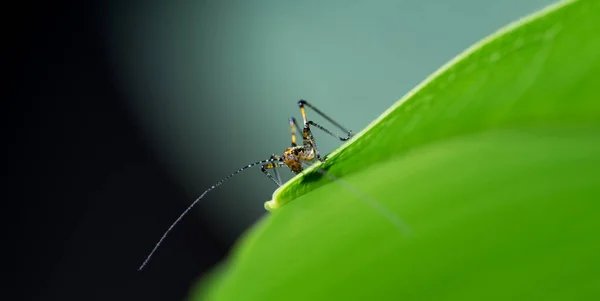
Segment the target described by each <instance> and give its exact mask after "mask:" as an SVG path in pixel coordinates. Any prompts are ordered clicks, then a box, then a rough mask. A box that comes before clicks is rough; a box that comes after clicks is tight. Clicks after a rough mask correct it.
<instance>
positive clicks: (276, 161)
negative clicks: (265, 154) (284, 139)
mask: <svg viewBox="0 0 600 301" xmlns="http://www.w3.org/2000/svg"><path fill="white" fill-rule="evenodd" d="M280 159H281V157H280V156H277V155H275V154H273V155H271V162H269V163H267V164H263V166H262V167H261V169H260V171H262V173H264V174H265V175H266V176H267V178H269V179H270V180H271V181H273V182H274V183H275V184H277V186H281V184H282V182H281V177H280V176H279V172H278V171H277V168H280V167H283V166H285V164H284V163H283V162H281V161H280ZM267 169H273V172H274V173H275V176H276V177H277V179H275V178H274V177H273V176H272V175H271V174H270V173H269V172H268V171H267Z"/></svg>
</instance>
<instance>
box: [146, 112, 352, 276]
mask: <svg viewBox="0 0 600 301" xmlns="http://www.w3.org/2000/svg"><path fill="white" fill-rule="evenodd" d="M298 107H300V113H301V114H302V120H303V121H304V126H303V128H300V127H299V126H298V123H297V122H296V119H295V118H294V117H290V120H289V121H290V130H291V132H292V145H291V147H288V148H287V149H286V150H285V151H284V152H283V155H281V156H280V155H275V154H273V155H271V157H270V158H269V159H266V160H262V161H258V162H255V163H253V164H249V165H246V166H244V167H242V168H240V169H238V170H237V171H235V172H234V173H232V174H230V175H228V176H227V177H225V178H223V179H222V180H221V181H219V182H217V183H215V184H214V185H212V186H211V187H210V188H208V189H207V190H206V191H204V192H203V193H202V194H201V195H200V196H199V197H198V198H197V199H196V200H195V201H194V202H193V203H192V204H191V205H190V206H188V207H187V208H186V209H185V210H184V211H183V213H182V214H181V215H180V216H179V217H178V218H177V219H176V220H175V222H173V224H171V226H170V227H169V228H168V229H167V231H165V233H164V234H163V236H162V237H161V238H160V240H159V241H158V243H156V245H155V246H154V249H152V252H150V254H149V255H148V257H146V260H144V262H143V263H142V265H141V266H140V267H139V269H138V270H141V269H143V268H144V266H146V264H147V263H148V261H149V260H150V258H151V257H152V255H154V252H156V250H157V249H158V247H159V246H160V244H161V243H162V241H163V240H164V239H165V237H167V235H168V234H169V232H171V230H172V229H173V227H175V225H176V224H177V223H178V222H179V221H180V220H181V219H182V218H183V217H184V216H185V215H186V214H187V213H188V211H190V210H191V209H192V207H194V205H196V203H198V201H200V199H202V198H203V197H204V196H205V195H206V194H207V193H208V192H210V191H211V190H213V189H215V188H217V187H218V186H219V185H221V184H222V183H223V182H225V181H227V180H229V179H230V178H231V177H233V176H235V175H237V174H238V173H240V172H242V171H244V170H246V169H248V168H251V167H255V166H262V168H261V171H262V172H263V173H264V174H265V175H266V176H267V177H268V178H269V179H270V180H272V181H273V182H275V184H277V185H278V186H281V185H282V182H281V178H280V177H279V173H278V172H277V168H281V167H284V166H287V167H289V168H290V170H291V171H292V172H294V173H296V174H298V173H300V172H301V171H302V170H303V167H302V165H303V164H306V163H307V162H312V161H314V160H315V159H317V160H319V161H321V162H323V161H325V158H322V157H321V155H320V154H319V149H318V148H317V145H316V143H315V139H314V137H313V134H312V132H311V126H314V127H316V128H318V129H320V130H322V131H324V132H325V133H327V134H329V135H331V136H333V137H335V138H337V139H339V140H340V141H346V140H348V139H350V138H352V131H349V130H347V129H345V128H344V127H343V126H341V125H340V124H339V123H337V122H335V121H334V120H333V119H331V118H329V117H328V116H327V115H325V114H324V113H323V112H321V111H319V110H318V109H317V108H315V107H314V106H313V105H311V104H310V103H308V102H307V101H306V100H300V101H298ZM306 107H308V108H310V109H312V110H313V111H315V112H316V113H317V114H319V115H321V116H322V117H323V118H325V119H326V120H327V121H329V122H330V123H331V124H333V125H335V126H336V127H337V128H339V129H341V130H342V131H344V132H345V133H346V135H345V136H339V135H338V134H336V133H334V132H332V131H330V130H328V129H326V128H324V127H323V126H321V125H319V124H317V123H315V122H313V121H311V120H308V119H307V118H306ZM296 130H298V131H299V132H302V145H297V144H296ZM269 169H272V170H273V172H274V173H275V176H276V178H275V177H273V176H272V175H271V174H270V173H269V172H268V170H269Z"/></svg>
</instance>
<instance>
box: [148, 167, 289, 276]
mask: <svg viewBox="0 0 600 301" xmlns="http://www.w3.org/2000/svg"><path fill="white" fill-rule="evenodd" d="M276 160H278V159H277V158H274V157H273V156H272V157H271V158H270V159H267V160H262V161H258V162H255V163H252V164H249V165H246V166H244V167H242V168H240V169H238V170H237V171H235V172H234V173H232V174H230V175H228V176H226V177H225V178H223V179H222V180H221V181H219V182H217V183H215V184H214V185H212V186H211V187H210V188H208V189H206V190H205V191H204V192H203V193H202V194H201V195H200V196H199V197H198V198H197V199H196V200H195V201H194V202H193V203H192V204H191V205H189V206H188V207H187V208H186V209H185V210H184V211H183V213H181V215H179V217H178V218H177V219H176V220H175V221H174V222H173V223H172V224H171V226H169V228H168V229H167V231H165V233H164V234H163V236H162V237H161V238H160V240H158V242H157V243H156V245H154V249H152V251H151V252H150V254H148V257H146V259H145V260H144V262H143V263H142V265H141V266H140V267H139V268H138V271H141V270H142V269H143V268H144V267H145V266H146V264H147V263H148V261H150V258H152V255H154V253H155V252H156V250H157V249H158V247H159V246H160V245H161V244H162V242H163V240H165V238H166V237H167V235H168V234H169V232H171V230H172V229H173V228H174V227H175V225H177V223H179V221H181V219H182V218H183V217H184V216H185V215H186V214H187V213H188V212H189V211H190V210H191V209H192V208H193V207H194V206H195V205H196V204H197V203H198V201H200V200H201V199H202V198H203V197H204V196H205V195H206V194H207V193H209V192H210V191H211V190H213V189H215V188H217V187H218V186H219V185H221V184H223V182H225V181H227V180H229V179H230V178H231V177H233V176H235V175H237V174H238V173H240V172H242V171H244V170H246V169H248V168H251V167H254V166H257V165H262V164H266V163H270V162H273V161H276Z"/></svg>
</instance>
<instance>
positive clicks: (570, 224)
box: [192, 0, 600, 301]
mask: <svg viewBox="0 0 600 301" xmlns="http://www.w3.org/2000/svg"><path fill="white" fill-rule="evenodd" d="M474 26H476V25H474ZM599 33H600V1H597V0H581V1H567V2H561V3H560V4H557V5H555V6H553V7H549V8H547V9H544V10H543V11H541V12H539V13H536V14H534V15H532V16H530V17H528V18H525V19H523V20H521V21H519V22H517V23H515V24H512V25H509V26H508V27H507V28H505V29H503V30H501V31H500V32H498V33H496V34H494V35H492V36H490V37H488V38H486V39H484V40H483V41H482V42H480V43H478V44H476V45H475V46H473V47H472V48H471V49H469V50H467V51H466V52H465V53H464V54H462V55H460V56H459V57H457V58H456V59H454V60H453V61H451V62H450V63H448V64H447V65H446V66H444V67H442V68H441V69H440V70H439V71H438V72H436V73H435V74H433V75H432V76H431V77H430V78H429V79H427V80H426V81H424V82H423V84H421V85H420V86H418V87H416V88H415V89H414V90H413V91H411V92H410V93H409V94H408V95H407V96H406V97H404V98H403V99H401V100H400V101H399V102H398V103H397V104H395V105H394V106H392V107H391V108H390V109H389V110H388V111H387V112H385V113H384V114H383V115H382V116H381V117H380V118H379V119H378V120H376V121H374V122H373V123H372V124H371V125H370V126H369V127H367V128H366V129H365V130H363V131H362V132H361V133H359V134H358V135H357V136H356V137H355V138H354V139H352V140H351V141H350V142H349V143H347V144H345V145H343V146H342V147H341V148H340V149H338V150H337V151H335V152H334V153H333V154H332V155H331V156H330V159H329V160H328V161H326V162H325V163H323V164H315V166H313V168H309V169H308V170H307V171H306V172H305V173H303V174H302V175H299V176H297V177H295V178H294V179H292V180H291V181H290V182H288V183H286V185H284V186H283V187H281V188H280V189H279V190H278V191H276V193H275V194H274V196H273V200H272V201H270V202H268V203H267V204H266V207H267V208H268V209H270V210H272V211H273V212H272V213H271V214H269V215H268V216H266V217H265V218H264V219H263V220H262V221H261V222H260V223H259V224H257V225H256V226H255V227H254V228H253V229H251V230H250V231H249V232H248V233H247V234H246V235H245V237H244V238H243V239H242V240H241V241H240V242H239V244H238V245H237V247H236V249H235V250H234V252H233V254H232V257H231V258H230V260H229V261H228V262H227V265H226V266H224V267H222V269H220V270H219V273H218V274H215V275H214V276H213V277H211V278H210V280H207V281H204V283H203V285H201V288H200V289H199V290H198V291H197V292H195V293H194V295H193V296H192V298H193V299H194V300H196V299H197V300H286V301H288V300H311V301H315V300H405V299H410V300H415V299H418V300H441V299H443V300H491V299H494V300H532V299H534V300H591V299H593V298H594V297H595V296H598V295H600V273H598V271H599V270H600V257H599V256H598V255H597V254H600V240H599V239H598V238H597V237H598V232H599V230H600V202H599V201H600V184H599V183H600V180H599V179H600V177H599V175H600V172H599V171H600V101H599V100H600V34H599ZM317 168H318V169H319V170H320V171H319V170H317ZM323 171H324V172H323ZM332 179H333V180H332ZM374 204H380V205H381V207H378V206H379V205H374Z"/></svg>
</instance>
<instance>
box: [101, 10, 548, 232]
mask: <svg viewBox="0 0 600 301" xmlns="http://www.w3.org/2000/svg"><path fill="white" fill-rule="evenodd" d="M552 2H554V1H550V0H531V1H519V0H507V1H477V0H455V1H444V0H437V1H389V0H381V1H312V0H311V1H275V0H268V1H267V0H263V1H178V2H176V3H165V2H159V1H137V2H133V1H128V2H126V3H125V2H123V3H114V4H112V6H111V9H110V11H111V14H110V18H111V19H110V22H109V23H108V24H109V25H107V26H108V27H109V28H107V32H108V33H107V38H108V41H110V46H111V47H110V50H109V51H110V57H111V64H112V67H113V69H114V73H115V74H116V76H118V78H119V84H120V85H121V86H120V89H121V90H123V91H125V93H127V94H128V95H127V96H128V98H129V99H130V100H131V102H130V103H129V104H128V105H129V108H130V110H131V112H132V113H133V114H134V115H135V117H136V120H137V122H138V123H139V125H140V126H141V127H142V128H143V129H144V132H145V138H146V141H147V143H149V144H151V145H152V148H153V149H154V150H155V151H156V152H157V153H158V154H160V158H161V160H162V161H163V163H164V164H165V165H166V166H168V169H169V171H170V173H171V174H172V176H173V177H175V178H176V179H177V181H178V182H179V183H180V184H181V185H182V186H183V187H185V189H186V191H187V192H188V194H189V195H190V199H189V202H190V203H191V202H192V201H193V199H194V198H195V196H197V195H199V194H201V193H202V192H203V191H204V190H205V189H206V188H207V187H210V186H211V185H212V184H214V183H215V182H217V181H218V180H220V179H222V178H223V177H225V176H227V175H228V174H230V173H231V172H233V171H235V170H237V169H239V168H240V167H242V166H245V165H247V164H249V163H252V162H255V161H258V160H262V159H267V158H268V157H269V156H270V155H271V154H272V153H277V154H279V153H281V152H282V151H283V150H284V149H285V148H286V147H287V146H288V145H289V143H290V137H289V127H288V124H287V118H288V117H289V116H292V115H293V116H296V117H299V110H298V107H297V105H296V101H297V100H299V99H301V98H302V99H307V100H309V101H311V102H312V103H314V104H315V105H316V106H317V107H319V108H320V109H321V110H322V111H324V112H325V113H328V114H329V115H330V116H331V117H333V118H334V119H336V120H338V121H339V122H340V123H341V124H343V125H345V126H346V127H348V128H350V129H352V130H353V131H354V132H355V133H356V132H358V131H360V130H361V129H363V128H364V127H365V126H366V125H367V124H368V123H369V122H371V121H372V120H373V119H375V118H376V117H378V116H379V114H381V113H382V112H383V111H384V110H386V109H387V108H388V107H389V106H390V105H392V104H393V103H394V102H395V101H396V100H398V99H399V98H400V97H402V96H403V95H404V94H405V93H407V92H408V91H409V90H410V89H411V88H412V87H414V86H415V85H417V84H418V83H419V82H421V81H422V80H423V79H425V77H426V76H428V75H429V74H430V73H432V72H434V71H435V70H436V69H437V68H439V67H440V66H441V65H443V64H444V63H446V62H447V61H448V60H450V59H452V58H453V57H454V56H455V55H457V54H459V53H460V52H461V51H462V50H464V49H465V48H467V47H469V46H471V45H472V44H473V43H475V42H477V41H478V40H480V39H482V38H484V37H485V36H487V35H489V34H491V33H493V32H494V31H495V30H497V29H499V28H500V27H502V26H504V25H506V24H507V23H509V22H512V21H514V20H517V19H518V18H520V17H522V16H525V15H527V14H529V13H531V12H533V11H535V10H537V9H539V8H542V7H544V6H546V5H548V4H550V3H552ZM309 114H310V115H309V117H315V115H314V114H311V113H310V112H309ZM315 121H317V122H322V119H319V118H316V117H315ZM315 135H316V137H315V138H316V141H317V143H318V145H319V147H320V149H321V151H322V152H324V153H327V152H330V151H332V150H333V149H335V148H336V147H337V146H338V145H340V143H339V141H336V140H334V139H331V138H330V137H329V136H326V135H323V134H322V133H316V134H315ZM285 176H286V177H287V178H289V177H290V176H291V175H290V173H287V174H285ZM381 176H382V177H385V175H381ZM275 188H276V186H275V185H274V184H273V183H272V182H270V181H269V180H268V179H266V178H265V177H264V176H263V175H262V174H261V173H260V170H259V169H254V170H248V171H247V172H245V173H243V174H240V175H239V176H237V177H235V178H233V179H232V180H230V181H229V182H227V183H225V184H223V185H222V186H221V187H219V189H217V190H215V191H213V192H211V193H210V194H208V195H207V196H206V197H205V199H204V201H203V202H201V204H199V205H198V208H196V210H194V211H193V213H192V214H191V215H192V216H189V217H188V218H194V217H195V218H201V219H204V220H207V221H211V222H212V224H213V225H214V228H213V230H214V232H215V234H217V235H218V236H219V237H220V238H221V239H222V240H223V242H224V243H232V242H233V241H234V240H235V239H236V238H237V237H238V236H239V234H240V232H241V231H243V230H244V229H246V228H247V227H248V226H249V224H251V223H252V222H253V221H255V220H256V219H257V218H258V217H259V216H260V215H262V214H264V213H265V211H264V209H263V203H264V202H265V201H266V200H269V199H270V197H271V194H272V192H273V191H274V190H275ZM169 201H170V200H168V199H165V200H164V202H169ZM185 205H186V204H182V208H184V206H185ZM173 218H175V216H174V217H173ZM156 235H157V238H158V236H159V235H160V233H156Z"/></svg>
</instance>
